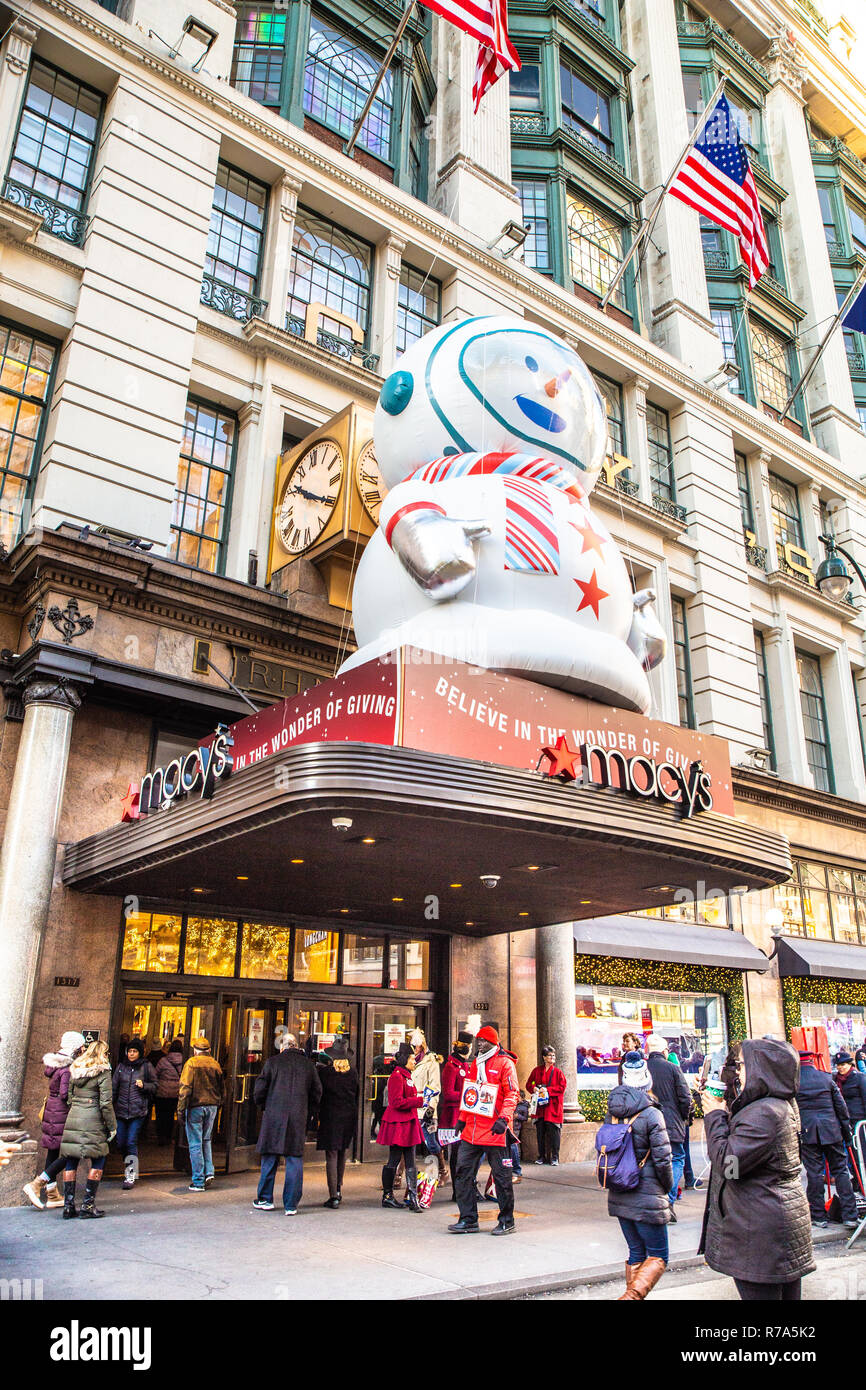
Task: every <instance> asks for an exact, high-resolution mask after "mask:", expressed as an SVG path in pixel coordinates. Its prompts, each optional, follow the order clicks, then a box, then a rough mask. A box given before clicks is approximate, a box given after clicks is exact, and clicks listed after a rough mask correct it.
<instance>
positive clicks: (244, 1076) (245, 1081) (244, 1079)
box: [235, 1072, 250, 1105]
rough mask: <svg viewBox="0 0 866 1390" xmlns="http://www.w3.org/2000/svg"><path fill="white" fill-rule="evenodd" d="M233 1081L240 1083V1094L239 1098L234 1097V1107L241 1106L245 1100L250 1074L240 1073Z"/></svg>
mask: <svg viewBox="0 0 866 1390" xmlns="http://www.w3.org/2000/svg"><path fill="white" fill-rule="evenodd" d="M235 1079H236V1080H237V1081H239V1082H240V1083H241V1093H240V1095H239V1096H235V1105H243V1103H244V1101H245V1100H246V1099H247V1092H248V1088H249V1079H250V1074H249V1072H241V1074H240V1075H239V1076H238V1077H236V1078H235Z"/></svg>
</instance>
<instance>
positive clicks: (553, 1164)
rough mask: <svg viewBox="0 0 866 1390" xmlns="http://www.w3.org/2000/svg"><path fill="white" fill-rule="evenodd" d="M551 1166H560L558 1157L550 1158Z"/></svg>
mask: <svg viewBox="0 0 866 1390" xmlns="http://www.w3.org/2000/svg"><path fill="white" fill-rule="evenodd" d="M550 1166H551V1168H558V1167H559V1159H558V1158H552V1159H551V1160H550Z"/></svg>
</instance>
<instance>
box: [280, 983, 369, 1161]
mask: <svg viewBox="0 0 866 1390" xmlns="http://www.w3.org/2000/svg"><path fill="white" fill-rule="evenodd" d="M359 1013H360V1011H359V1008H358V1005H357V1004H343V1003H340V1004H337V1005H333V1004H330V1003H326V1002H324V1001H322V1000H316V999H292V1000H291V1001H290V1004H289V1025H288V1026H289V1032H290V1033H294V1035H295V1037H296V1038H297V1040H298V1047H300V1048H302V1049H303V1051H304V1052H306V1054H307V1056H308V1057H309V1058H311V1060H312V1061H313V1062H316V1061H319V1060H321V1059H322V1058H323V1057H324V1055H325V1054H326V1053H327V1050H328V1048H329V1047H330V1046H331V1043H332V1042H333V1041H334V1039H335V1038H336V1037H338V1036H341V1035H342V1036H343V1037H345V1038H346V1039H347V1045H348V1048H349V1057H350V1058H351V1060H352V1061H353V1062H354V1063H355V1066H356V1067H358V1070H359V1071H360V1069H361V1065H362V1063H361V1061H359V1047H360V1034H359V1022H358V1020H359ZM315 1142H316V1129H315V1124H312V1125H311V1126H310V1128H309V1129H308V1130H307V1143H308V1144H315ZM354 1156H355V1155H354V1154H353V1157H354Z"/></svg>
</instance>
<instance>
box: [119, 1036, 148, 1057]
mask: <svg viewBox="0 0 866 1390" xmlns="http://www.w3.org/2000/svg"><path fill="white" fill-rule="evenodd" d="M123 1050H124V1053H125V1054H126V1056H127V1057H128V1056H129V1054H130V1052H137V1053H138V1055H139V1057H143V1056H144V1043H143V1042H142V1041H141V1038H130V1040H129V1042H128V1043H127V1044H126V1047H125V1048H124V1049H123Z"/></svg>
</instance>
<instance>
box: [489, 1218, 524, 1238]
mask: <svg viewBox="0 0 866 1390" xmlns="http://www.w3.org/2000/svg"><path fill="white" fill-rule="evenodd" d="M516 1229H517V1228H516V1226H515V1225H514V1222H513V1221H497V1223H496V1225H495V1226H494V1227H493V1230H492V1231H491V1232H490V1234H491V1235H492V1236H510V1235H511V1233H512V1231H514V1230H516Z"/></svg>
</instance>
